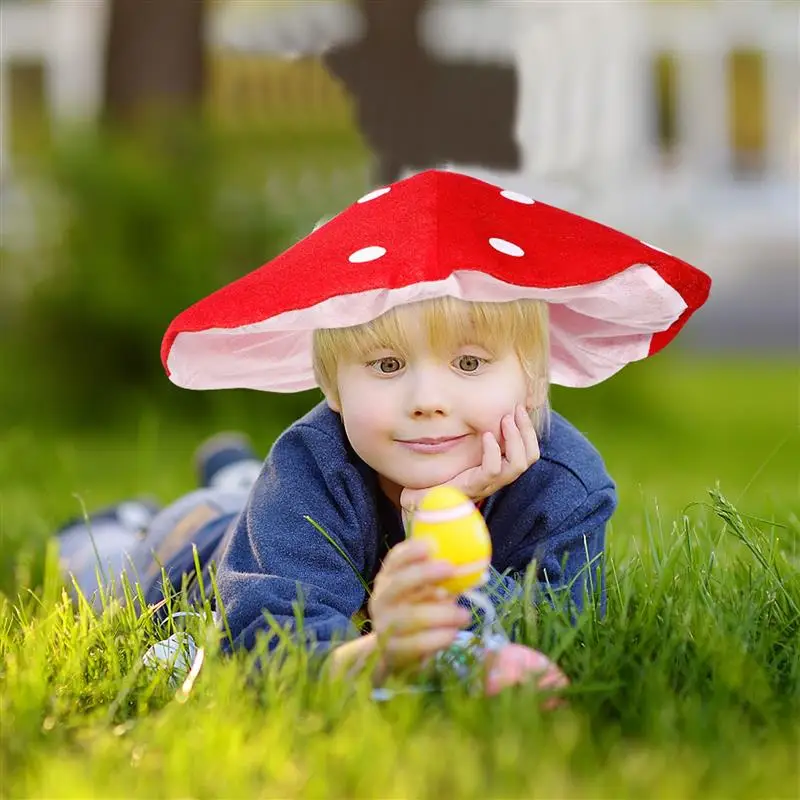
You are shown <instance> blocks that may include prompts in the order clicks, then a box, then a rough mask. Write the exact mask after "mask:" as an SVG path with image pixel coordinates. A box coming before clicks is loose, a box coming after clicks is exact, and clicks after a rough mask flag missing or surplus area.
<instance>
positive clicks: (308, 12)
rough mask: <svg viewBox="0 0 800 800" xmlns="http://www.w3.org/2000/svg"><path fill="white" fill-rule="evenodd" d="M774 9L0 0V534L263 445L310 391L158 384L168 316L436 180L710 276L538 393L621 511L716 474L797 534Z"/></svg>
mask: <svg viewBox="0 0 800 800" xmlns="http://www.w3.org/2000/svg"><path fill="white" fill-rule="evenodd" d="M799 12H800V4H798V3H796V2H791V1H790V0H785V1H783V2H780V1H778V2H774V1H773V0H703V1H702V2H701V1H698V2H691V0H686V1H685V2H663V1H662V2H659V1H658V0H629V1H628V2H615V1H614V2H612V1H608V2H607V1H606V0H591V1H590V2H578V1H577V0H576V1H575V2H558V1H557V0H553V1H552V2H548V1H547V0H536V1H535V2H534V1H533V0H530V1H528V0H351V1H350V2H347V1H346V0H294V1H291V2H290V1H289V0H284V1H283V2H279V1H278V0H274V1H273V0H160V1H159V2H142V0H0V204H1V211H2V226H1V228H0V255H1V256H2V272H0V336H1V337H2V338H0V364H2V365H3V368H2V370H0V436H2V440H1V441H0V447H2V449H1V450H0V476H2V482H1V483H0V491H2V497H1V499H2V502H3V508H4V513H3V515H2V523H0V525H2V535H3V541H5V542H6V543H8V542H11V543H14V542H17V543H19V542H20V541H23V540H25V539H26V538H27V537H29V536H30V537H32V539H33V540H37V541H38V540H39V539H41V537H42V536H44V535H45V534H46V532H47V531H48V530H50V529H52V524H53V523H54V521H55V520H56V519H57V518H58V516H59V515H63V514H64V513H65V512H67V511H68V510H70V513H72V512H74V511H75V510H76V502H75V498H74V497H73V493H81V496H82V497H85V498H88V499H87V502H88V503H89V504H90V505H91V504H92V503H95V502H99V501H101V500H113V499H116V498H118V497H119V496H120V495H121V494H125V493H135V492H140V491H145V490H146V491H150V492H155V493H156V494H158V495H159V496H160V497H161V499H162V500H168V499H169V495H170V494H171V493H175V492H178V491H184V490H186V488H188V487H189V485H190V483H191V475H190V458H189V456H190V453H191V449H192V447H193V446H194V444H196V443H197V442H198V441H199V439H200V438H201V437H202V436H205V435H207V434H208V433H210V432H212V431H213V430H215V429H216V428H219V427H224V428H243V429H244V430H247V431H249V432H250V433H252V434H253V435H254V437H255V438H256V439H257V441H258V442H259V446H260V447H261V448H262V449H263V450H264V451H266V449H267V447H268V445H269V443H270V441H271V439H272V438H274V435H275V434H276V433H277V432H278V431H279V430H280V429H281V428H282V427H284V426H285V425H287V424H289V423H290V422H291V420H292V419H293V418H295V417H296V416H297V415H298V414H299V413H302V412H303V411H304V410H306V409H307V408H309V407H310V406H311V405H312V404H313V403H315V402H317V401H318V399H319V395H318V394H317V393H316V392H308V393H304V394H300V395H287V396H282V395H259V396H256V394H255V393H248V392H189V391H185V390H180V389H177V388H176V387H174V386H172V385H171V384H170V383H169V381H168V380H167V378H166V377H165V375H164V373H163V370H162V367H161V364H160V361H159V344H160V340H161V336H162V335H163V332H164V330H165V329H166V327H167V325H168V324H169V322H170V320H171V319H172V318H173V317H174V316H175V315H176V314H177V313H178V312H179V311H181V310H182V309H183V308H185V307H186V306H188V305H190V304H191V303H193V302H194V301H195V300H197V299H199V298H201V297H203V296H204V295H206V294H208V293H209V292H211V291H213V290H214V289H216V288H218V287H219V286H221V285H222V284H224V283H226V282H228V281H230V280H232V279H234V278H236V277H238V276H240V275H243V274H245V273H246V272H249V271H251V270H252V269H254V268H256V267H258V266H259V265H260V264H262V263H264V262H265V261H267V260H269V259H270V258H272V257H273V256H274V255H276V254H277V253H278V252H280V251H281V250H283V249H285V248H286V247H287V246H289V245H290V244H292V243H293V242H294V241H296V240H297V239H298V238H300V237H302V236H303V235H305V234H306V233H307V232H309V231H310V230H311V228H312V227H313V225H314V223H315V222H316V221H317V220H318V219H319V218H320V217H323V216H326V215H330V214H333V213H336V212H337V211H339V210H340V209H341V208H343V207H344V206H346V205H348V204H350V203H351V202H353V201H354V200H355V199H356V198H358V197H359V196H361V195H362V194H364V193H365V192H366V191H368V190H369V189H370V188H372V187H374V186H375V185H379V184H382V183H385V182H388V181H392V180H396V179H398V178H400V177H404V176H406V175H410V174H412V173H413V172H415V171H417V170H420V169H424V168H427V167H432V166H445V165H448V166H450V167H452V168H455V169H459V170H461V171H464V172H468V173H471V174H474V175H476V176H477V177H481V178H485V179H487V180H490V181H492V182H494V183H498V184H502V185H504V186H505V187H506V188H510V189H516V190H518V191H523V192H525V193H526V194H529V195H532V196H534V197H536V198H538V199H539V200H542V201H545V202H549V203H552V204H554V205H558V206H561V207H563V208H567V209H569V210H570V211H573V212H576V213H579V214H582V215H585V216H588V217H591V218H593V219H595V220H598V221H600V222H604V223H606V224H609V225H611V226H613V227H616V228H619V229H621V230H623V231H625V232H626V233H629V234H631V235H633V236H636V237H638V238H641V239H644V240H645V241H648V242H650V243H651V244H653V245H655V246H657V247H660V248H662V249H665V250H668V251H670V252H672V253H674V254H676V255H678V256H679V257H681V258H683V259H684V260H687V261H689V262H690V263H692V264H694V265H696V266H698V267H700V268H701V269H703V270H705V271H706V272H708V273H710V274H711V276H712V278H713V281H714V284H713V287H712V295H711V299H710V300H709V302H708V303H707V305H706V307H704V308H703V309H702V310H701V311H700V312H699V313H698V314H697V315H696V317H695V319H694V320H692V321H691V322H690V323H689V325H688V326H687V327H686V328H685V330H684V332H683V333H682V334H681V336H680V337H679V339H678V341H677V342H676V343H675V344H673V345H672V346H671V347H670V348H669V351H668V352H667V353H665V354H662V355H659V356H658V357H656V358H654V359H651V360H648V361H647V362H645V363H642V364H635V365H632V366H631V367H629V368H627V369H626V370H625V371H624V372H623V373H621V374H620V375H619V376H617V377H615V378H613V379H612V380H610V381H608V382H607V383H605V384H603V385H602V386H599V387H595V388H593V389H589V390H581V391H568V390H562V389H558V388H556V389H554V392H553V400H554V405H555V406H556V408H557V409H559V410H562V411H564V413H566V414H567V415H568V416H570V418H571V419H573V421H574V422H575V423H576V424H577V425H578V427H580V428H581V429H582V430H585V431H586V432H587V433H588V434H589V435H590V436H591V438H592V439H593V441H595V443H596V444H597V445H598V447H600V449H601V451H603V453H604V455H605V456H606V460H607V462H608V463H609V467H610V469H611V471H612V473H613V474H614V475H615V476H616V477H617V479H618V481H619V483H620V490H621V496H622V497H623V499H624V500H625V499H627V500H634V499H640V497H641V496H642V495H644V496H646V497H648V498H650V497H659V498H668V499H669V501H670V502H672V503H673V504H674V506H675V507H676V508H680V507H683V505H685V504H688V503H691V502H692V501H697V500H702V499H703V497H704V496H705V495H704V493H705V490H706V489H707V488H708V487H710V486H713V485H714V484H715V483H716V482H717V481H719V482H720V484H721V486H722V488H723V489H724V490H726V489H727V490H728V491H730V493H731V495H732V499H733V500H737V499H741V500H742V503H743V505H744V507H745V508H747V507H750V508H753V509H754V510H756V511H758V512H759V513H765V514H768V513H779V514H780V515H782V518H783V519H788V521H789V524H790V525H794V526H795V527H794V530H795V532H796V529H797V514H798V513H800V500H798V498H800V474H798V464H800V446H798V409H799V408H800V383H798V360H797V348H798V340H799V338H800V333H799V330H800V327H799V322H798V320H799V319H800V313H798V300H799V298H800V291H799V290H798V266H799V264H798V241H799V239H798V218H799V212H800V207H799V205H798V167H799V161H798V158H799V155H800V107H799V104H798V102H799V97H800V82H799V81H798V75H800V71H799V70H798V36H797V31H798V19H799V18H798V13H799ZM179 465H180V466H179ZM184 465H185V466H184ZM747 501H750V502H751V505H750V506H748V505H747ZM7 546H9V547H10V546H11V545H7ZM6 552H9V551H6Z"/></svg>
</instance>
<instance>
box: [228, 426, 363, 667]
mask: <svg viewBox="0 0 800 800" xmlns="http://www.w3.org/2000/svg"><path fill="white" fill-rule="evenodd" d="M337 447H340V445H339V444H338V443H337V442H336V441H335V440H334V439H333V438H332V437H331V436H329V435H328V434H326V433H324V432H323V431H318V430H316V429H314V428H313V427H310V426H301V425H295V426H293V427H292V428H290V429H288V430H287V431H286V432H285V433H284V434H283V435H282V436H281V437H279V438H278V440H277V441H276V442H275V444H274V446H273V448H272V450H271V451H270V454H269V457H268V459H267V461H266V463H265V465H264V468H263V470H262V472H261V475H260V476H259V478H258V480H257V482H256V484H255V486H254V488H253V491H252V493H251V495H250V498H249V500H248V502H247V505H246V507H245V509H244V510H243V512H242V514H241V515H240V517H239V519H238V521H237V523H236V524H235V527H234V528H233V529H232V531H231V535H230V539H229V540H228V541H227V542H226V544H225V547H224V550H223V554H222V558H221V560H220V565H219V571H218V586H219V593H220V600H221V601H222V606H223V609H224V614H225V618H226V621H227V626H228V629H229V630H230V635H231V636H230V638H231V641H225V642H224V644H223V649H227V650H230V649H234V648H237V649H238V648H243V649H248V650H249V649H251V648H252V647H253V646H254V644H255V641H256V634H257V633H258V632H259V631H269V630H271V629H272V625H271V624H270V622H269V621H268V618H271V619H272V620H273V621H274V623H275V624H277V626H278V627H279V628H283V629H284V630H286V631H288V632H289V634H290V636H291V637H292V638H293V639H294V640H295V641H296V642H298V643H299V644H301V646H303V647H307V648H308V649H310V650H313V651H314V652H318V653H320V652H324V651H326V650H328V649H330V647H331V645H332V644H334V643H336V642H338V641H340V640H343V639H347V638H351V637H354V636H356V635H357V630H356V628H355V626H354V624H353V622H352V616H353V615H354V614H355V612H356V611H357V610H358V609H359V608H360V607H361V605H362V604H363V602H364V599H365V594H366V592H365V589H364V586H363V583H362V578H361V576H363V575H364V574H365V572H366V571H368V568H369V566H370V560H371V559H372V558H373V555H372V554H371V553H370V552H368V551H367V546H366V543H367V541H368V539H367V537H366V536H365V531H364V530H363V528H362V526H363V525H365V524H366V523H365V522H364V521H365V520H368V519H369V518H370V515H369V514H368V512H367V509H365V508H364V504H365V503H366V502H367V496H366V493H365V491H364V489H363V482H362V481H361V480H360V479H359V476H358V473H357V472H356V470H355V468H354V467H352V465H350V464H349V463H348V462H347V460H346V459H345V458H344V457H343V455H342V454H341V453H340V452H339V450H338V449H337ZM306 517H310V518H311V519H312V520H313V521H314V522H315V523H316V524H317V525H318V526H319V527H321V528H322V529H323V530H324V531H325V534H327V536H328V537H330V539H331V540H332V541H328V540H327V539H326V537H325V535H323V534H322V533H321V532H320V531H319V530H318V529H317V528H316V527H315V526H314V525H313V524H312V523H311V522H310V521H309V520H308V519H306ZM298 620H301V624H300V625H298ZM278 641H279V638H278V637H272V638H271V640H270V642H269V645H268V646H269V649H270V650H271V649H273V648H274V647H275V646H276V645H277V643H278Z"/></svg>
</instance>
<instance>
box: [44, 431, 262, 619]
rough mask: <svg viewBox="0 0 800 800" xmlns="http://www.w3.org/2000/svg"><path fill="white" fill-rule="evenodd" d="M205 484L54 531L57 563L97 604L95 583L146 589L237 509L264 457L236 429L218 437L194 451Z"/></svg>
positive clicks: (130, 504) (122, 505)
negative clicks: (166, 501) (159, 503)
mask: <svg viewBox="0 0 800 800" xmlns="http://www.w3.org/2000/svg"><path fill="white" fill-rule="evenodd" d="M195 466H196V468H197V472H198V478H199V482H200V484H201V486H202V488H200V489H197V490H194V491H192V492H190V493H189V494H187V495H184V496H183V497H181V498H179V499H178V500H176V501H175V502H174V503H172V504H170V505H169V506H167V507H166V508H164V509H162V510H160V511H159V510H158V509H157V507H156V506H154V505H153V504H149V505H148V504H143V503H139V504H138V506H139V507H138V513H134V511H137V503H136V502H124V503H120V504H118V505H116V506H112V507H111V508H108V509H104V510H102V511H100V512H95V513H94V514H91V515H89V520H88V525H87V523H86V521H85V520H82V519H81V520H74V521H73V522H71V523H68V524H67V525H65V526H63V527H62V528H61V529H60V530H59V532H58V533H57V535H56V538H57V539H58V543H59V553H60V562H61V566H62V569H63V570H64V572H65V573H71V574H72V575H73V576H74V578H75V581H76V582H77V584H78V586H79V587H80V589H81V591H82V592H83V593H84V595H85V596H87V597H90V596H92V595H95V601H96V602H95V605H96V606H98V605H99V598H98V597H97V594H98V592H97V590H98V589H99V584H98V576H97V566H98V558H99V562H100V570H99V571H100V576H99V577H100V580H101V582H102V583H103V585H104V586H106V587H107V588H109V589H110V584H113V589H114V592H113V593H114V594H115V595H116V596H117V597H120V596H121V594H122V575H123V573H125V574H127V576H128V578H129V580H130V582H131V584H133V583H135V582H137V581H138V582H140V583H142V584H143V586H144V588H145V591H146V589H147V587H148V586H149V585H150V584H152V583H153V581H154V580H155V579H157V578H158V577H159V576H160V574H161V566H162V565H163V564H166V563H167V561H169V560H170V559H171V558H172V557H173V556H174V555H175V554H176V553H177V552H178V551H179V550H180V549H181V548H183V547H184V546H186V545H187V544H190V543H191V541H192V537H193V536H194V535H195V533H196V532H197V531H199V530H200V529H201V528H202V527H204V526H205V525H206V524H208V523H209V522H211V521H212V520H214V519H216V518H218V517H219V516H221V515H230V514H234V513H238V511H240V510H241V509H242V507H243V506H244V504H245V502H246V500H247V495H248V494H249V491H250V488H251V486H252V484H253V483H254V482H255V479H256V478H257V477H258V473H259V471H260V469H261V461H260V460H259V459H258V458H257V457H256V455H255V453H254V452H253V450H252V448H251V447H250V443H249V440H248V439H247V438H246V437H245V436H243V435H241V434H218V435H217V436H214V437H212V438H211V439H209V440H208V441H207V442H205V443H204V444H203V445H201V447H200V448H198V450H197V452H196V455H195Z"/></svg>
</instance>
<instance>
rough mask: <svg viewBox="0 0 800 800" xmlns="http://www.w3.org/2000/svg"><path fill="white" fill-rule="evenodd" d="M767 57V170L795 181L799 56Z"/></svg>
mask: <svg viewBox="0 0 800 800" xmlns="http://www.w3.org/2000/svg"><path fill="white" fill-rule="evenodd" d="M764 55H765V59H766V64H765V67H766V69H765V71H764V72H765V75H764V78H765V80H766V83H767V86H766V91H767V110H766V115H767V118H766V120H765V123H766V126H767V154H766V156H767V159H766V161H767V169H768V171H769V172H770V174H771V175H772V176H773V177H776V178H783V179H789V180H793V181H795V180H797V175H798V171H799V170H800V158H799V156H800V86H798V81H797V76H798V69H799V68H800V65H799V64H798V58H797V54H796V53H795V54H792V53H783V52H779V53H765V54H764Z"/></svg>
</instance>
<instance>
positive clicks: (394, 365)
mask: <svg viewBox="0 0 800 800" xmlns="http://www.w3.org/2000/svg"><path fill="white" fill-rule="evenodd" d="M367 366H368V367H373V368H377V370H378V372H380V373H381V374H383V375H391V374H392V373H393V372H397V371H398V370H400V369H402V367H403V365H402V364H401V362H400V359H399V358H395V357H394V356H387V357H386V358H378V359H376V360H375V361H370V362H369V364H367Z"/></svg>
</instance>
